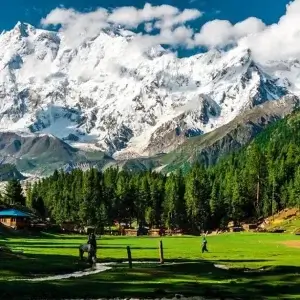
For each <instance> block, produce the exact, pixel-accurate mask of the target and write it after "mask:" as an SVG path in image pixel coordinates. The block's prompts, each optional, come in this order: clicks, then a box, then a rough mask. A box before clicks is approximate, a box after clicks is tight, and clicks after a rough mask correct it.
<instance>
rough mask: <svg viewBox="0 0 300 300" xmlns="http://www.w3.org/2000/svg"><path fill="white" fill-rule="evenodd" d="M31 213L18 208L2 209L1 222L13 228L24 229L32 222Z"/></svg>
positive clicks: (0, 213) (0, 212)
mask: <svg viewBox="0 0 300 300" xmlns="http://www.w3.org/2000/svg"><path fill="white" fill-rule="evenodd" d="M30 218H31V217H30V215H29V214H27V213H25V212H22V211H20V210H17V209H7V210H2V211H0V223H2V224H3V225H5V226H7V227H11V228H13V229H24V228H26V227H28V226H29V224H30Z"/></svg>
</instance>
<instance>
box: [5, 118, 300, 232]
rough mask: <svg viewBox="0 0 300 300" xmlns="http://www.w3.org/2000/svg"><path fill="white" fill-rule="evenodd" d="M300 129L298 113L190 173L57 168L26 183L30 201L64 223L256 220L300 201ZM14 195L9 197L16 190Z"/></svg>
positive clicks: (201, 226) (190, 226)
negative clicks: (68, 170) (232, 151)
mask: <svg viewBox="0 0 300 300" xmlns="http://www.w3.org/2000/svg"><path fill="white" fill-rule="evenodd" d="M299 129H300V121H298V113H296V114H295V115H293V116H292V117H290V118H288V119H285V120H283V121H279V122H277V123H276V124H275V125H273V126H270V127H269V128H268V129H267V130H265V131H264V132H263V133H262V134H260V135H259V136H258V137H257V138H256V139H255V140H254V141H253V142H252V143H250V144H249V145H248V146H247V147H245V148H243V149H242V150H241V151H238V152H236V153H232V154H230V155H229V156H227V157H226V158H223V159H221V160H220V161H219V162H218V163H217V164H216V165H215V166H210V167H207V168H206V167H204V166H202V165H200V164H199V163H197V162H195V164H194V165H193V167H192V168H191V169H190V170H188V171H187V172H185V173H183V172H182V171H181V170H178V171H176V172H173V173H171V174H168V175H164V174H161V173H157V172H152V171H143V172H131V171H126V170H119V169H117V168H110V169H107V170H105V171H104V172H100V171H98V170H96V169H91V170H88V171H85V172H83V171H81V170H73V171H72V172H70V173H64V172H62V171H55V172H54V174H53V175H52V176H50V177H48V178H43V179H41V180H39V181H38V182H36V183H34V184H29V183H28V184H27V186H26V191H27V192H26V205H27V206H29V207H32V208H33V209H35V210H36V211H37V212H38V213H39V214H40V215H41V216H43V217H50V218H52V219H53V220H55V222H57V223H58V224H60V223H62V222H64V221H73V222H78V223H80V224H82V225H97V226H105V225H106V226H109V225H112V224H113V223H114V222H115V221H117V222H119V223H127V224H129V225H131V224H139V225H141V226H144V225H148V226H150V227H161V226H164V227H166V228H170V229H175V228H181V229H185V230H191V231H198V230H207V229H213V228H222V227H225V226H226V225H227V224H228V222H229V221H234V222H236V223H239V222H241V221H248V222H253V221H256V220H257V219H259V218H262V217H267V216H270V215H272V214H274V213H276V212H277V211H279V210H281V209H284V208H286V207H295V206H298V207H300V164H299V163H300V146H299V145H300V143H299V142H300V130H299ZM9 186H11V185H8V187H9ZM10 188H11V187H10ZM9 194H12V192H9V190H7V191H6V194H5V195H4V199H8V198H9V199H12V198H13V197H15V196H9V197H8V196H7V195H9Z"/></svg>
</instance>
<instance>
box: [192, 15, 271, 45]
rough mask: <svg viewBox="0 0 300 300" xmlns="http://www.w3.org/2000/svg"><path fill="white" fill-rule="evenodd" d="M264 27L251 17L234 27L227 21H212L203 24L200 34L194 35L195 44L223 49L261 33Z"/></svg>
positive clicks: (259, 21) (260, 22)
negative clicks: (244, 38)
mask: <svg viewBox="0 0 300 300" xmlns="http://www.w3.org/2000/svg"><path fill="white" fill-rule="evenodd" d="M265 27H266V25H265V24H264V23H263V22H262V21H261V20H259V19H257V18H254V17H251V18H248V19H246V20H244V21H242V22H239V23H237V24H235V25H233V24H231V23H230V22H229V21H227V20H213V21H210V22H207V23H206V24H204V25H203V26H202V28H201V30H200V33H197V34H195V44H196V45H201V46H206V47H208V48H214V47H223V46H226V45H229V44H232V43H236V42H237V41H238V40H239V39H241V38H243V37H245V36H248V35H251V34H256V33H258V32H261V31H263V30H264V29H265Z"/></svg>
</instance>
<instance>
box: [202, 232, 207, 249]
mask: <svg viewBox="0 0 300 300" xmlns="http://www.w3.org/2000/svg"><path fill="white" fill-rule="evenodd" d="M204 252H208V250H207V240H206V235H205V236H203V239H202V253H204Z"/></svg>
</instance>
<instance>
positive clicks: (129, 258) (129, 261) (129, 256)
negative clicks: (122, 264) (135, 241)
mask: <svg viewBox="0 0 300 300" xmlns="http://www.w3.org/2000/svg"><path fill="white" fill-rule="evenodd" d="M127 256H128V263H129V268H130V269H132V257H131V250H130V246H127Z"/></svg>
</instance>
